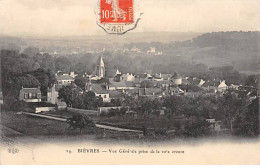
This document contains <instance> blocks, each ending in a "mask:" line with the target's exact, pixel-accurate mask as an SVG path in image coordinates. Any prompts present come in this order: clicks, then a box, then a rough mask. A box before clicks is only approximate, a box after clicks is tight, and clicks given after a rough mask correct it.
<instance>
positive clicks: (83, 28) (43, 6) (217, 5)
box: [0, 0, 260, 36]
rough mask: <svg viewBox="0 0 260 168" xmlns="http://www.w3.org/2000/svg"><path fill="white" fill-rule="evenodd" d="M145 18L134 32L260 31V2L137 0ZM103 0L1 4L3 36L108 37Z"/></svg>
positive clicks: (14, 0) (11, 0)
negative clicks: (100, 16) (99, 14)
mask: <svg viewBox="0 0 260 168" xmlns="http://www.w3.org/2000/svg"><path fill="white" fill-rule="evenodd" d="M135 3H137V4H139V6H140V7H141V10H142V12H143V15H142V17H141V21H140V22H139V23H138V25H137V27H136V28H135V29H134V30H133V31H134V32H187V31H189V32H212V31H240V30H242V31H255V30H257V31H259V30H260V0H135ZM97 4H98V3H97V0H0V34H4V35H11V36H82V35H102V34H105V32H104V30H103V29H101V28H100V27H99V26H98V25H97V24H96V15H95V12H94V11H95V9H96V8H97Z"/></svg>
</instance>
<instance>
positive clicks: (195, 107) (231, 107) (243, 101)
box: [123, 90, 259, 136]
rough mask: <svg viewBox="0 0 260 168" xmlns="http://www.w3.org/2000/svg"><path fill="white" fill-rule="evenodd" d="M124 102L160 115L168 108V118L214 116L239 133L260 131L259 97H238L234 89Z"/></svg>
mask: <svg viewBox="0 0 260 168" xmlns="http://www.w3.org/2000/svg"><path fill="white" fill-rule="evenodd" d="M123 104H124V105H127V106H129V107H130V109H132V110H134V111H136V112H137V113H138V114H139V115H145V116H148V115H151V114H154V115H157V116H159V114H160V110H162V109H164V112H165V115H166V116H168V118H169V119H170V118H172V117H173V116H176V115H178V116H184V117H185V118H193V117H195V118H203V119H204V120H205V119H209V118H214V119H216V120H220V121H222V122H223V126H224V127H227V128H231V129H234V130H235V133H236V134H237V135H244V136H257V135H258V134H259V116H258V115H259V114H258V111H259V98H256V99H254V100H253V101H251V100H250V98H249V97H246V96H245V97H242V98H241V97H238V96H237V95H236V94H235V93H234V92H233V91H231V90H230V91H229V92H227V93H226V94H224V95H223V96H201V97H196V98H192V97H185V96H170V97H166V98H163V99H154V100H151V99H149V98H140V99H134V98H132V97H126V98H125V99H124V101H123Z"/></svg>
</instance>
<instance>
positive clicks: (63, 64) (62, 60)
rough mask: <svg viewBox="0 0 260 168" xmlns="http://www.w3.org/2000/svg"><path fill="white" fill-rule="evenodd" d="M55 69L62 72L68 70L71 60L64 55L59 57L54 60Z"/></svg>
mask: <svg viewBox="0 0 260 168" xmlns="http://www.w3.org/2000/svg"><path fill="white" fill-rule="evenodd" d="M55 67H56V70H60V71H63V72H70V70H71V62H70V61H69V60H68V58H66V57H59V58H57V59H56V60H55Z"/></svg>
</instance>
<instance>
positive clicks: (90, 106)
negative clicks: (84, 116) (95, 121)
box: [82, 91, 103, 110]
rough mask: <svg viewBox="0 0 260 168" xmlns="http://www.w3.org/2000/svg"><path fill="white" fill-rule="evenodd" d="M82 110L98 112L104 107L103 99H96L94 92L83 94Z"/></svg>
mask: <svg viewBox="0 0 260 168" xmlns="http://www.w3.org/2000/svg"><path fill="white" fill-rule="evenodd" d="M82 102H83V104H82V108H83V109H87V110H96V109H97V107H99V106H101V105H102V102H103V101H102V98H100V97H96V95H95V93H94V92H91V91H88V92H85V93H84V94H83V97H82Z"/></svg>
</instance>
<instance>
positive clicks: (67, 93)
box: [59, 85, 73, 107]
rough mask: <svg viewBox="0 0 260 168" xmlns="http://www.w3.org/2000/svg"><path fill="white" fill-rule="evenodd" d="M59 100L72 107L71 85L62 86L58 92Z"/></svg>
mask: <svg viewBox="0 0 260 168" xmlns="http://www.w3.org/2000/svg"><path fill="white" fill-rule="evenodd" d="M59 99H62V100H63V101H65V103H66V104H67V105H68V106H69V107H72V101H73V99H72V86H71V85H68V86H64V87H62V88H61V89H60V90H59Z"/></svg>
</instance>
